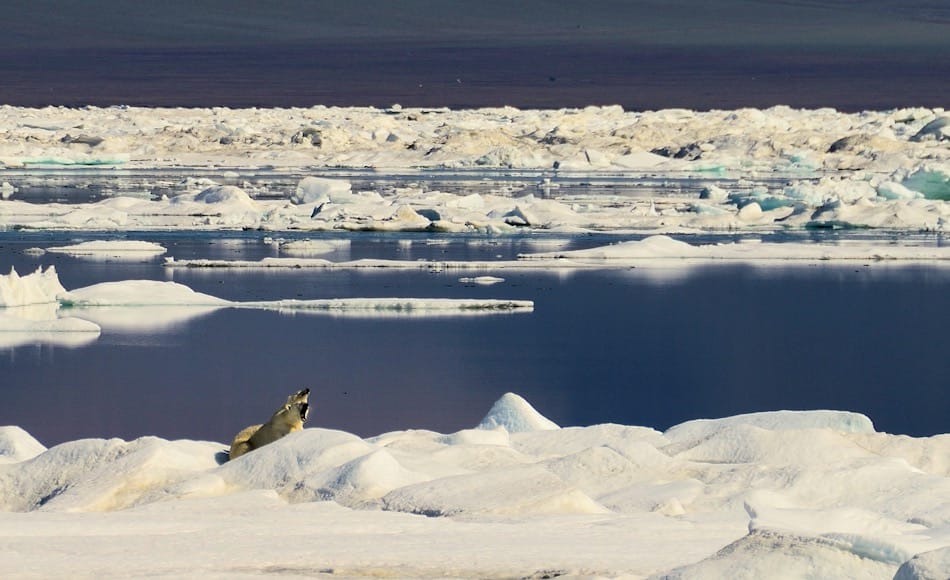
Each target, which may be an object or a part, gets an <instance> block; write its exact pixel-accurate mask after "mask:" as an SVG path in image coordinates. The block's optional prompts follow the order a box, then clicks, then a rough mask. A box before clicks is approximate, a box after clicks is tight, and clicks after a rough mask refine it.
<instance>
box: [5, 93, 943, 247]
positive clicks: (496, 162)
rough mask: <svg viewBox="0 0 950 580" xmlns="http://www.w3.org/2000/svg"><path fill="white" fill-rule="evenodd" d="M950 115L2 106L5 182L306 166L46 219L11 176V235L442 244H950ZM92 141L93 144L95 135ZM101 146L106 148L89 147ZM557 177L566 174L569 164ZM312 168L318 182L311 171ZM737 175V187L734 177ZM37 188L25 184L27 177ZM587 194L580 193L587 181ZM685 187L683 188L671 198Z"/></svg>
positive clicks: (64, 207)
mask: <svg viewBox="0 0 950 580" xmlns="http://www.w3.org/2000/svg"><path fill="white" fill-rule="evenodd" d="M948 127H950V115H948V114H947V112H946V111H945V110H943V109H941V108H936V109H926V108H907V109H898V110H890V111H864V112H861V113H841V112H838V111H835V110H833V109H816V110H797V109H791V108H788V107H781V106H780V107H773V108H770V109H766V110H757V109H741V110H735V111H706V112H701V111H691V110H680V109H677V110H661V111H642V112H635V111H624V110H623V109H621V108H620V107H589V108H585V109H560V110H519V109H514V108H497V109H477V110H449V109H409V108H403V107H399V106H394V107H392V108H389V109H375V108H358V107H350V108H333V107H313V108H309V109H224V108H214V109H151V108H136V107H113V108H95V107H87V108H83V109H69V108H62V107H48V108H44V109H24V108H18V107H9V106H6V107H0V167H2V168H11V169H16V170H23V169H26V170H30V169H32V168H34V167H44V168H49V167H57V168H75V167H77V166H78V167H88V166H90V165H107V166H113V167H119V166H121V167H123V168H127V169H130V170H139V171H148V170H155V169H168V168H177V169H182V170H188V169H193V168H209V167H214V168H222V169H223V170H228V171H230V172H232V173H234V174H236V175H238V176H240V174H241V173H240V172H241V171H250V172H260V171H269V170H275V169H276V170H281V171H291V172H293V173H295V174H298V175H300V176H301V177H300V179H299V181H298V183H297V184H296V186H295V187H293V188H291V189H287V190H279V191H273V190H267V189H265V190H261V191H255V190H254V188H250V189H251V190H250V191H248V190H246V189H244V188H242V187H239V186H237V185H224V184H219V183H215V182H213V181H212V182H208V180H195V182H194V184H193V187H190V188H186V191H182V192H180V193H179V194H178V195H175V196H172V197H168V198H160V199H148V198H147V196H145V198H143V196H136V197H120V198H114V199H105V200H102V201H99V202H96V203H88V204H78V205H77V204H69V203H65V204H64V203H51V204H34V203H29V202H28V201H25V200H21V199H18V194H17V193H16V192H17V189H18V185H19V183H18V182H17V178H15V177H10V179H9V180H7V181H6V182H5V183H6V184H7V186H8V187H7V188H6V189H4V191H5V192H7V193H5V194H4V196H3V199H2V200H0V226H6V227H20V228H34V229H43V228H57V229H88V230H122V229H132V228H143V229H241V228H255V229H263V230H275V231H276V230H291V229H294V230H335V229H342V230H356V231H364V230H374V231H420V230H426V231H438V232H510V231H519V230H520V231H523V230H524V229H526V228H527V229H529V230H553V231H568V232H574V231H590V230H597V231H627V230H652V231H654V232H671V231H683V230H688V231H697V230H699V231H735V230H743V229H766V230H775V229H802V228H877V229H887V230H895V229H896V230H913V231H919V230H924V231H946V229H947V224H948V219H950V217H948V216H950V209H948V207H947V200H950V129H948ZM91 128H94V129H91ZM90 131H93V132H94V133H95V134H94V135H91V134H88V133H89V132H90ZM555 168H556V169H555ZM327 169H333V170H336V171H339V170H345V169H359V170H366V169H371V170H373V171H375V172H378V173H379V174H386V173H397V174H416V175H418V176H419V177H420V181H424V180H425V179H426V178H427V172H428V171H440V172H448V173H451V172H462V173H463V174H466V175H469V176H470V177H471V178H472V179H474V180H480V179H481V178H482V177H484V176H489V177H490V176H491V175H493V174H495V175H498V174H499V172H502V173H504V172H506V171H521V172H525V173H523V175H525V176H526V177H525V179H528V180H532V179H533V180H536V181H538V187H537V188H535V191H534V193H531V191H532V190H531V189H530V188H528V189H522V195H519V196H518V197H513V196H512V195H510V192H509V191H507V190H506V187H508V186H507V185H499V186H498V188H497V191H491V192H488V193H484V192H483V193H476V192H472V193H471V194H470V195H459V194H458V193H449V192H443V191H439V190H438V189H433V188H431V187H426V186H424V185H419V183H418V182H415V183H414V182H413V181H411V180H410V181H408V183H407V184H406V186H405V187H398V188H395V189H393V190H389V189H379V190H377V189H370V190H366V191H360V190H355V189H354V188H353V187H352V184H351V183H349V182H348V180H347V179H346V178H336V179H329V178H326V177H321V176H320V174H321V172H325V171H326V170H327ZM308 173H314V174H315V175H307V174H308ZM598 175H610V176H613V177H618V176H619V177H620V178H626V179H629V180H630V181H635V180H636V179H638V178H639V177H643V176H652V177H664V176H665V177H668V178H670V179H671V180H684V179H685V180H689V181H690V182H691V183H693V184H698V185H700V186H702V187H696V188H695V189H693V188H690V192H689V193H688V194H686V195H673V194H664V195H658V196H657V197H656V199H653V200H649V199H647V200H644V199H631V198H629V197H624V196H610V195H606V196H601V197H599V198H597V197H596V196H594V197H592V196H589V195H587V196H583V197H582V198H581V199H578V196H576V195H575V194H573V193H572V190H571V188H569V187H567V186H568V185H569V183H568V182H567V181H564V180H563V179H562V178H563V177H564V176H574V177H575V178H576V177H577V176H582V177H584V178H585V179H587V178H590V177H592V176H593V177H596V176H598ZM725 178H728V179H725ZM21 179H22V177H21ZM582 182H583V180H582ZM672 189H676V188H675V187H674V188H672Z"/></svg>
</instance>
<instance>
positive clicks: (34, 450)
mask: <svg viewBox="0 0 950 580" xmlns="http://www.w3.org/2000/svg"><path fill="white" fill-rule="evenodd" d="M44 451H46V447H44V446H43V444H42V443H40V442H39V441H37V440H36V439H34V438H33V436H32V435H30V434H29V433H27V432H26V431H24V430H23V429H21V428H20V427H17V426H13V425H10V426H6V427H0V464H3V463H18V462H20V461H26V460H27V459H32V458H34V457H36V456H37V455H39V454H40V453H43V452H44Z"/></svg>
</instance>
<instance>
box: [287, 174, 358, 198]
mask: <svg viewBox="0 0 950 580" xmlns="http://www.w3.org/2000/svg"><path fill="white" fill-rule="evenodd" d="M351 188H352V185H351V184H350V182H349V181H347V180H345V179H328V178H325V177H304V178H303V179H301V180H300V183H298V184H297V190H296V191H295V192H294V195H293V196H292V197H291V201H293V202H294V203H297V204H303V203H317V202H324V201H331V202H333V203H346V202H347V201H348V200H349V199H350V195H351Z"/></svg>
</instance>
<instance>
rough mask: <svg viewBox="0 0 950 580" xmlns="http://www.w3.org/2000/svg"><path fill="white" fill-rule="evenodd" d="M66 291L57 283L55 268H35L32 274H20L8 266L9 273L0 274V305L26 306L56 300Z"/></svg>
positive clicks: (57, 277)
mask: <svg viewBox="0 0 950 580" xmlns="http://www.w3.org/2000/svg"><path fill="white" fill-rule="evenodd" d="M64 292H66V289H65V288H63V285H62V284H60V283H59V276H58V275H57V274H56V268H55V267H53V266H50V267H49V268H47V269H46V270H45V271H43V270H42V269H41V268H37V270H36V271H35V272H33V273H32V274H27V275H26V276H20V275H19V274H17V272H16V270H15V269H13V268H10V273H9V274H7V275H6V276H0V307H10V306H27V305H30V304H48V303H51V302H56V299H57V296H59V295H60V294H62V293H64Z"/></svg>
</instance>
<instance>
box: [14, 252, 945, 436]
mask: <svg viewBox="0 0 950 580" xmlns="http://www.w3.org/2000/svg"><path fill="white" fill-rule="evenodd" d="M86 237H88V236H86ZM134 237H137V238H144V239H154V240H156V241H160V242H161V243H163V244H164V245H166V247H168V248H169V253H170V254H171V255H174V256H176V257H178V258H188V257H197V256H209V257H229V258H250V259H255V258H258V257H261V256H263V255H271V254H273V252H274V250H273V246H271V245H269V244H266V243H265V242H264V241H263V240H262V239H261V236H260V235H258V234H223V235H222V234H214V235H211V234H201V235H193V234H192V235H185V234H165V235H159V236H155V235H152V236H147V235H142V236H134ZM79 239H84V236H82V235H77V236H72V235H69V234H56V235H51V234H44V235H40V234H3V235H2V239H0V242H2V248H0V256H2V258H3V259H2V262H0V263H2V264H3V268H4V270H5V269H6V268H8V267H9V266H10V265H14V266H16V268H17V269H18V271H20V272H21V273H23V272H27V271H30V270H32V269H35V267H36V265H38V264H43V265H48V264H55V265H56V267H57V270H58V271H59V272H60V278H61V280H62V282H63V284H64V285H65V286H66V287H67V288H76V287H80V286H84V285H87V284H92V283H95V282H100V281H105V280H121V279H133V278H154V279H160V280H164V279H174V280H175V281H178V282H182V283H184V284H187V285H188V286H190V287H192V288H194V289H195V290H198V291H203V292H208V293H211V294H214V295H217V296H221V297H224V298H229V299H238V300H246V299H277V298H295V297H300V298H328V297H343V296H366V297H372V296H404V297H410V296H411V297H448V298H461V297H480V298H518V299H531V300H534V301H535V310H534V312H532V313H530V314H509V315H490V316H478V317H452V318H428V319H426V318H413V319H408V318H343V317H333V316H321V315H304V314H297V315H286V314H280V313H277V312H263V311H245V310H219V311H215V312H211V313H206V314H204V315H202V316H198V317H195V318H193V319H190V320H188V321H184V322H181V323H178V324H175V325H171V326H170V327H167V328H162V329H139V330H136V329H134V328H133V329H125V330H122V329H112V330H110V329H109V328H104V330H103V333H102V335H101V336H100V337H99V339H98V340H96V341H95V342H93V343H91V344H89V345H86V346H82V347H72V348H67V347H59V346H51V345H49V344H26V345H22V346H18V347H15V348H7V349H4V350H0V377H2V382H0V424H16V425H20V426H22V427H24V428H25V429H27V430H28V431H29V432H31V433H32V434H34V436H36V437H38V438H39V439H40V440H41V441H42V442H43V443H45V444H47V445H50V444H55V443H58V442H61V441H64V440H70V439H75V438H79V437H109V436H119V437H123V438H132V437H136V436H140V435H149V434H151V435H159V436H162V437H167V438H181V437H183V438H192V439H208V440H214V441H221V442H225V441H227V440H229V439H230V437H231V436H232V435H233V434H234V432H236V431H237V430H238V429H240V428H242V427H243V426H245V425H246V424H250V423H255V422H260V421H263V420H265V419H266V418H267V417H268V416H269V415H270V413H271V412H272V411H273V410H274V409H275V408H276V407H277V406H278V405H279V404H280V403H281V402H282V400H283V399H284V398H285V397H286V395H287V394H289V393H290V392H292V391H294V390H296V389H299V388H301V387H302V386H309V387H311V388H312V389H314V395H313V403H314V413H313V415H312V421H313V422H312V424H313V425H319V426H325V427H331V428H338V429H345V430H347V431H351V432H354V433H357V434H360V435H364V436H370V435H375V434H379V433H382V432H385V431H388V430H394V429H405V428H427V429H434V430H437V431H440V432H451V431H455V430H458V429H462V428H467V427H471V426H473V425H475V424H476V423H477V422H478V421H479V420H480V419H481V417H482V416H483V415H484V413H485V412H486V411H487V410H488V408H489V407H490V405H491V404H492V402H493V401H494V400H496V399H497V398H498V397H499V396H500V395H501V394H503V393H504V392H506V391H514V392H517V393H519V394H521V395H523V396H525V397H526V398H527V399H528V400H529V401H530V402H532V403H533V404H534V405H535V407H536V408H538V409H539V410H540V411H541V412H542V413H544V414H545V415H547V416H548V417H550V418H551V419H553V420H554V421H556V422H558V423H559V424H562V425H589V424H595V423H601V422H617V423H624V424H634V425H645V426H650V427H655V428H659V429H664V428H667V427H669V426H671V425H673V424H675V423H678V422H681V421H684V420H689V419H695V418H704V417H720V416H727V415H732V414H736V413H745V412H752V411H762V410H775V409H814V408H830V409H842V410H850V411H857V412H861V413H866V414H867V415H869V416H870V417H871V418H872V420H873V421H874V423H875V425H876V427H877V428H878V430H882V431H888V432H892V433H906V434H911V435H930V434H935V433H945V432H947V431H948V430H950V428H948V427H950V426H948V424H947V416H946V409H947V406H948V402H950V401H948V397H947V385H948V384H950V362H948V360H950V359H948V357H947V356H946V352H945V350H946V349H945V347H944V345H943V340H942V338H943V337H944V336H945V334H946V320H947V317H946V309H945V304H946V302H945V297H946V295H947V292H948V290H950V270H947V269H938V268H933V267H914V266H907V267H896V266H886V265H880V264H875V265H869V266H866V265H864V264H855V265H848V266H831V265H820V266H804V265H803V266H799V267H793V268H774V267H773V268H754V267H751V266H723V265H718V266H709V267H701V268H696V269H692V270H688V271H687V270H674V271H670V270H667V271H662V270H649V269H640V268H638V269H628V270H617V271H600V272H593V271H584V272H578V271H575V272H557V271H551V272H544V271H540V272H535V271H531V272H526V271H518V272H516V271H504V272H494V274H496V275H500V276H502V277H504V278H505V279H506V281H505V282H504V283H502V284H498V285H494V286H488V287H482V286H472V285H467V284H465V283H462V282H460V281H459V278H460V277H462V276H471V275H476V274H478V273H479V272H464V273H459V272H451V271H447V272H440V273H431V272H426V271H411V272H360V271H321V270H294V271H281V272H262V271H236V270H217V269H216V270H177V269H176V270H174V271H167V270H165V269H164V268H163V267H162V266H161V265H160V262H158V261H155V262H151V263H126V262H118V263H107V262H94V261H85V260H79V259H75V258H69V257H65V256H58V257H57V256H52V255H46V256H42V257H39V258H36V257H31V256H26V255H24V254H22V253H20V251H21V250H22V249H23V248H24V247H31V246H43V245H55V244H62V243H64V242H68V241H70V240H74V241H75V240H79ZM350 239H351V243H350V245H349V247H348V248H345V249H343V250H341V251H340V252H339V253H338V254H337V255H336V256H335V257H334V259H344V258H359V257H364V256H380V257H384V256H388V257H396V258H403V259H417V258H433V257H438V256H443V257H449V258H463V259H490V258H492V257H495V256H502V257H508V256H511V255H513V254H515V253H517V252H520V251H527V250H532V249H537V246H538V244H539V242H538V241H537V238H534V237H515V238H479V237H470V238H453V239H452V241H451V242H449V241H446V240H442V239H437V238H430V237H426V236H422V235H419V236H408V237H407V236H403V237H396V236H385V235H379V236H377V235H365V234H362V235H359V236H352V237H351V238H350ZM597 242H602V240H596V239H594V240H592V239H588V238H576V239H572V240H566V241H565V243H567V244H569V245H575V246H579V245H590V244H591V243H597ZM543 243H547V244H551V243H554V242H553V241H551V240H550V239H548V241H547V242H543Z"/></svg>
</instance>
